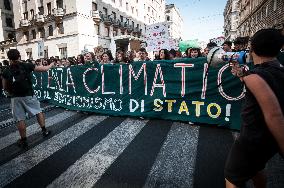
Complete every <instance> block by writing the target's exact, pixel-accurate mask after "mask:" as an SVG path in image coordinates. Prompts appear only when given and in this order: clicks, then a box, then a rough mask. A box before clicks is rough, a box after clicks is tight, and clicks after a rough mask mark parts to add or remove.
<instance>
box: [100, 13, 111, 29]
mask: <svg viewBox="0 0 284 188" xmlns="http://www.w3.org/2000/svg"><path fill="white" fill-rule="evenodd" d="M102 21H103V22H104V24H105V25H106V26H107V27H109V26H111V25H112V24H113V21H112V18H111V17H110V15H103V16H102Z"/></svg>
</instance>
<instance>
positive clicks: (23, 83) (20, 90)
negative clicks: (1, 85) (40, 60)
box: [8, 64, 32, 97]
mask: <svg viewBox="0 0 284 188" xmlns="http://www.w3.org/2000/svg"><path fill="white" fill-rule="evenodd" d="M9 72H10V79H9V80H8V90H9V91H8V92H9V94H10V95H12V96H16V97H24V96H26V95H27V94H29V93H30V91H31V89H32V82H31V77H30V73H28V72H27V71H26V68H25V67H24V66H22V65H21V64H14V65H11V66H10V67H9Z"/></svg>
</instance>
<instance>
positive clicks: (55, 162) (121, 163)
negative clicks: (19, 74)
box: [0, 98, 284, 188]
mask: <svg viewBox="0 0 284 188" xmlns="http://www.w3.org/2000/svg"><path fill="white" fill-rule="evenodd" d="M42 107H43V109H44V110H45V114H46V126H47V128H48V129H49V130H51V131H52V134H51V135H50V136H48V137H47V138H43V137H42V135H41V132H40V128H39V126H38V124H37V123H36V120H35V118H34V117H30V118H29V119H28V120H27V125H28V128H27V134H28V143H29V148H28V149H27V150H25V149H21V148H19V147H18V146H17V145H16V144H15V142H16V141H17V139H19V135H18V132H17V129H16V127H15V126H14V121H13V119H12V116H11V112H10V109H9V100H7V99H3V98H0V187H29V188H30V187H36V188H39V187H56V188H58V187H60V188H61V187H111V188H116V187H119V188H124V187H128V188H135V187H150V188H152V187H174V188H176V187H185V188H209V187H210V188H222V187H224V178H223V177H224V175H223V168H224V163H225V159H226V156H227V154H228V151H229V149H230V146H231V144H232V143H233V140H234V135H236V133H235V132H232V131H230V130H228V129H222V128H216V127H208V126H192V125H189V124H186V123H181V122H173V121H166V120H156V119H155V120H153V119H152V120H141V119H136V118H130V117H111V116H104V115H101V114H84V113H78V112H75V111H67V110H65V109H62V108H57V107H54V106H52V105H49V104H47V103H42ZM267 172H268V187H269V188H283V187H284V161H283V160H282V159H281V158H280V157H279V156H278V155H277V156H275V157H274V158H273V159H272V160H271V161H270V162H269V164H268V165H267ZM247 187H251V185H250V183H248V185H247Z"/></svg>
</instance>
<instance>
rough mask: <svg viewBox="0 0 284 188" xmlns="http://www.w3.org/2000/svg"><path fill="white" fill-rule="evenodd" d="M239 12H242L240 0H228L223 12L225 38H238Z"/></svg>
mask: <svg viewBox="0 0 284 188" xmlns="http://www.w3.org/2000/svg"><path fill="white" fill-rule="evenodd" d="M239 14H240V6H239V0H228V1H227V4H226V7H225V9H224V13H223V15H224V36H225V40H230V41H232V40H234V39H235V38H237V27H238V22H239Z"/></svg>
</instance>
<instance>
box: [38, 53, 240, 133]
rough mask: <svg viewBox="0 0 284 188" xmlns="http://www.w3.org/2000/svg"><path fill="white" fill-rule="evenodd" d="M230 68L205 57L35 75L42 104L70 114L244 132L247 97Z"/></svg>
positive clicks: (54, 70) (84, 68)
mask: <svg viewBox="0 0 284 188" xmlns="http://www.w3.org/2000/svg"><path fill="white" fill-rule="evenodd" d="M230 70H231V69H230V67H229V65H228V64H223V65H220V66H219V67H216V68H215V67H209V69H208V64H207V63H206V59H205V58H197V59H179V60H171V61H154V62H144V63H143V62H134V63H133V64H121V65H119V64H114V65H112V64H104V65H98V64H96V66H73V67H68V68H54V69H51V70H49V71H48V72H47V73H34V75H33V78H34V80H33V83H34V91H35V94H36V95H37V96H38V98H40V99H44V100H49V101H50V102H51V103H53V104H55V105H58V106H62V107H64V108H68V109H71V110H82V111H90V112H97V113H102V114H108V115H118V116H124V115H126V116H138V117H140V116H143V117H146V118H161V119H169V120H179V121H186V122H193V123H200V124H212V125H218V126H226V127H229V128H231V129H239V128H240V103H241V99H242V98H243V97H244V95H245V91H244V87H243V85H242V83H241V82H240V80H239V79H238V78H235V77H234V76H232V74H231V72H230Z"/></svg>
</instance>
